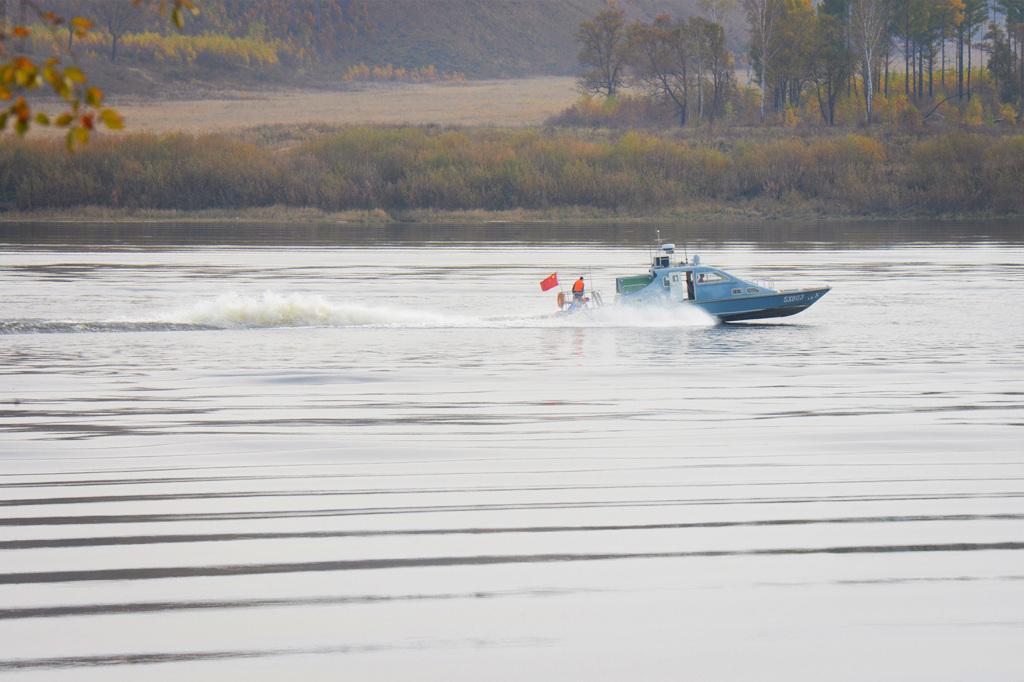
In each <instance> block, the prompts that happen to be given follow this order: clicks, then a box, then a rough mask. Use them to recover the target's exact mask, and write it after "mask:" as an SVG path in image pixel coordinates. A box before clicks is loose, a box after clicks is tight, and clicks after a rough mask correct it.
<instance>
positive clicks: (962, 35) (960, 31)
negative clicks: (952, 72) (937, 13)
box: [957, 0, 988, 99]
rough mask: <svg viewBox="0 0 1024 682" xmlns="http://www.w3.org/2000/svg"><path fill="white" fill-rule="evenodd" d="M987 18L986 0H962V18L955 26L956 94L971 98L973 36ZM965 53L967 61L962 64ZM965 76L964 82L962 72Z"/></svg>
mask: <svg viewBox="0 0 1024 682" xmlns="http://www.w3.org/2000/svg"><path fill="white" fill-rule="evenodd" d="M987 19H988V0H964V19H963V21H961V22H960V25H959V26H958V27H957V94H958V95H959V96H960V98H961V99H963V97H964V94H965V92H966V95H967V98H968V99H970V98H971V69H972V67H973V60H972V53H973V51H974V50H973V47H974V37H975V35H976V34H977V33H978V31H979V30H980V29H981V28H982V27H983V26H984V25H985V21H986V20H987ZM965 53H966V59H967V63H966V64H964V55H965ZM965 70H966V74H967V78H966V83H965V82H964V72H965Z"/></svg>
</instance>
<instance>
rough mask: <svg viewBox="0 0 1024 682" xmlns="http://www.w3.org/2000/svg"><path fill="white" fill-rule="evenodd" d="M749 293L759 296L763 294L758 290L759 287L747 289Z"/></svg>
mask: <svg viewBox="0 0 1024 682" xmlns="http://www.w3.org/2000/svg"><path fill="white" fill-rule="evenodd" d="M747 293H748V294H759V293H761V290H760V289H758V288H757V287H747Z"/></svg>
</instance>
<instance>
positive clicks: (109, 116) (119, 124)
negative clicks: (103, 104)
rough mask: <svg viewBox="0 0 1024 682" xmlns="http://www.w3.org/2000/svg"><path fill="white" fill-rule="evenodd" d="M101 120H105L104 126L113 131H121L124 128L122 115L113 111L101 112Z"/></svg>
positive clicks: (105, 110)
mask: <svg viewBox="0 0 1024 682" xmlns="http://www.w3.org/2000/svg"><path fill="white" fill-rule="evenodd" d="M100 118H102V119H103V123H104V125H106V126H107V127H108V128H110V129H111V130H121V129H122V128H124V121H123V120H122V119H121V115H120V114H119V113H117V112H116V111H114V110H113V109H104V110H103V111H101V112H100Z"/></svg>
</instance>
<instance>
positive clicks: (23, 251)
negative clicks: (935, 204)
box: [0, 223, 1024, 681]
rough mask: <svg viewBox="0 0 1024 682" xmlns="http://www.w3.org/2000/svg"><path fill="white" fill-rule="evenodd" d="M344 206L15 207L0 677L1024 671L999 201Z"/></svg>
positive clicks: (1022, 318) (904, 676)
mask: <svg viewBox="0 0 1024 682" xmlns="http://www.w3.org/2000/svg"><path fill="white" fill-rule="evenodd" d="M660 229H661V234H662V237H663V238H665V239H666V240H673V241H676V242H677V243H681V241H682V237H683V236H684V235H683V234H682V233H681V230H680V228H679V227H678V226H665V225H663V226H660ZM350 230H351V228H346V227H342V228H327V227H319V228H314V227H309V228H304V227H300V228H294V227H292V228H281V227H275V226H238V227H232V228H223V227H220V228H208V227H197V226H191V227H189V226H180V225H178V226H174V225H168V226H149V227H142V226H120V227H87V226H68V225H36V226H10V225H6V226H0V286H2V291H3V297H2V299H0V363H2V364H0V676H2V677H4V678H10V679H12V680H13V679H19V680H20V679H26V680H28V679H47V680H51V679H90V680H91V679H102V680H120V679H125V680H137V679H147V680H151V679H153V680H165V679H166V680H180V679H204V680H222V679H267V680H280V679H332V680H333V679H368V680H370V679H372V680H451V679H467V680H468V679H472V680H479V679H488V680H523V679H539V680H566V679H587V680H602V679H609V680H615V679H623V680H624V679H629V680H636V679H645V680H678V679H698V680H711V679H759V680H821V679H833V680H863V679H882V680H916V679H920V680H967V679H971V680H980V679H984V680H1016V681H1020V680H1022V679H1024V677H1022V675H1024V664H1022V659H1021V656H1020V643H1021V642H1022V641H1024V611H1022V609H1021V606H1022V605H1024V313H1022V312H1021V307H1020V301H1021V300H1024V225H1022V224H1019V223H1018V224H999V225H996V224H987V225H954V226H948V225H947V226H939V227H935V226H913V225H911V226H906V225H903V226H884V225H870V226H838V227H837V226H832V227H830V226H814V225H808V226H803V227H797V228H792V227H783V226H778V225H773V226H763V227H758V228H732V229H725V228H722V229H712V228H701V229H690V230H687V231H686V233H685V235H686V237H687V241H688V247H689V253H690V255H692V254H693V253H695V252H696V253H699V254H700V255H701V257H702V259H703V261H704V262H705V263H708V264H713V265H717V266H720V267H723V268H725V269H727V270H729V271H731V272H734V273H735V274H737V275H740V276H744V275H746V276H748V277H749V278H769V279H773V280H774V282H775V284H776V285H777V286H779V287H783V286H790V285H793V286H798V285H805V284H806V285H812V284H830V285H831V286H832V287H833V291H832V292H831V293H830V294H829V295H828V296H826V297H825V298H824V299H822V301H821V302H819V303H817V304H815V305H814V306H813V307H812V308H810V309H809V310H807V311H805V312H804V313H801V314H800V315H798V316H796V317H792V318H787V319H784V320H779V321H774V322H767V323H761V324H750V323H747V324H734V325H715V324H714V321H713V320H712V319H710V318H709V317H707V316H706V315H704V314H703V313H701V312H700V311H695V310H691V311H681V312H680V311H675V312H669V311H664V310H651V311H646V312H638V311H635V310H626V311H623V310H617V309H615V308H613V307H606V308H604V309H602V310H599V311H597V312H596V313H595V314H593V315H591V316H590V317H586V318H572V319H565V318H559V317H557V316H554V315H553V312H554V310H555V306H554V296H553V293H554V292H549V293H541V291H540V289H539V287H538V282H539V281H540V280H541V279H543V278H544V277H546V276H547V275H549V274H550V273H551V272H554V271H556V270H557V271H558V272H559V276H560V278H561V279H562V280H563V281H564V282H566V283H568V282H569V281H570V280H571V279H574V278H575V277H576V276H578V274H580V273H583V274H586V275H587V276H588V278H589V282H588V283H589V284H590V285H591V286H592V287H594V288H597V289H598V290H601V291H603V293H604V294H605V298H606V300H611V299H612V298H613V293H614V277H615V276H617V275H626V274H640V273H643V272H644V271H645V270H646V267H647V262H648V259H649V248H648V246H649V243H650V242H651V241H652V236H653V231H654V228H652V227H649V226H643V227H636V228H632V227H618V228H607V229H602V228H600V227H588V228H579V229H574V230H573V229H566V228H558V230H556V229H555V228H552V227H550V226H547V227H546V226H493V225H492V226H475V227H471V228H466V229H462V230H453V229H452V228H442V227H425V228H409V227H392V228H387V229H380V230H376V231H374V233H373V234H370V235H358V236H355V235H352V234H351V233H350ZM559 235H560V236H559Z"/></svg>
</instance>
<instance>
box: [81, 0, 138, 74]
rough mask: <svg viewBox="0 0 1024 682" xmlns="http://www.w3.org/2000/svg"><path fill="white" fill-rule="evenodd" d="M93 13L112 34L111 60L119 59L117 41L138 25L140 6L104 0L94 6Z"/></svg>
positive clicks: (100, 23) (120, 1) (118, 0)
mask: <svg viewBox="0 0 1024 682" xmlns="http://www.w3.org/2000/svg"><path fill="white" fill-rule="evenodd" d="M92 14H93V16H95V17H96V21H97V23H98V24H99V25H100V26H102V27H103V28H105V29H107V33H109V34H110V61H112V62H115V61H117V41H119V40H120V39H121V36H123V35H124V34H125V33H127V32H128V31H130V30H132V29H134V28H136V27H137V26H138V24H139V20H140V19H141V16H140V10H139V7H138V6H137V5H135V4H134V3H130V2H124V1H123V0H102V1H97V2H96V3H95V4H94V5H93V6H92Z"/></svg>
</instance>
